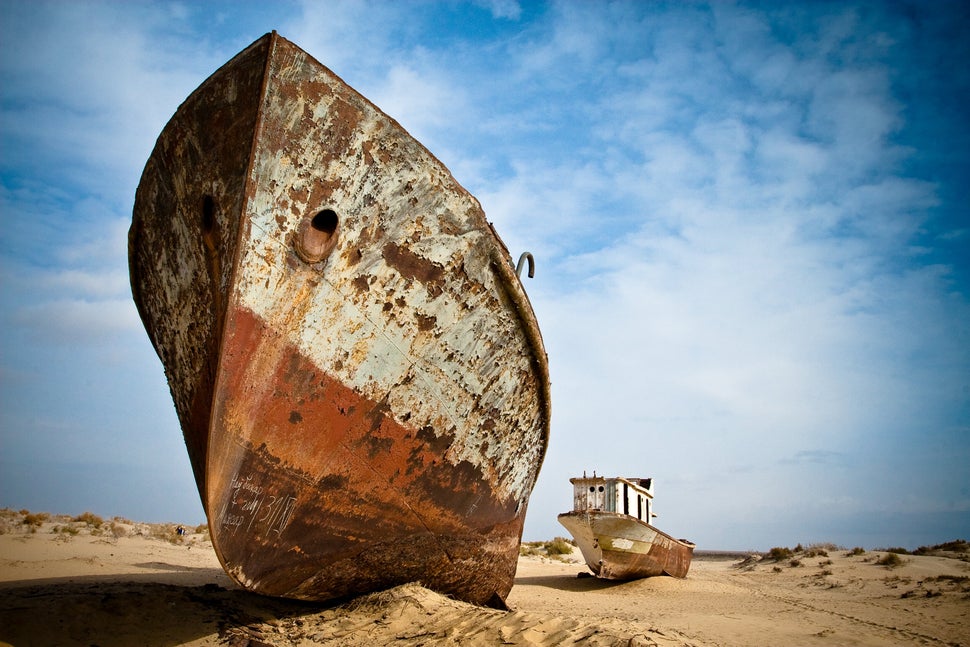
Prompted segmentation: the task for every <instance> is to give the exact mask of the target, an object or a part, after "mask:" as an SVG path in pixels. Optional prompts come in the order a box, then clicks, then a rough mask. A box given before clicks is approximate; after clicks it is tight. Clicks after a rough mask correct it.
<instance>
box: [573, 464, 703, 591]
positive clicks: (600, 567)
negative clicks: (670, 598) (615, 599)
mask: <svg viewBox="0 0 970 647" xmlns="http://www.w3.org/2000/svg"><path fill="white" fill-rule="evenodd" d="M569 482H570V483H572V484H573V510H572V512H564V513H563V514H561V515H559V523H561V524H562V525H563V526H565V527H566V530H568V531H569V532H570V533H571V534H572V536H573V538H574V539H575V540H576V544H577V545H578V546H579V550H580V551H582V553H583V558H585V560H586V564H587V565H588V566H589V568H590V570H591V571H593V573H594V574H595V575H596V576H597V577H601V578H603V579H607V580H635V579H638V578H641V577H652V576H655V575H671V576H673V577H686V576H687V570H688V569H689V568H690V560H691V558H692V557H693V555H694V544H693V543H691V542H689V541H687V540H686V539H674V538H673V537H671V536H670V535H668V534H667V533H665V532H661V531H660V530H658V529H657V528H654V527H653V526H652V525H651V524H650V520H651V518H653V517H655V516H657V515H656V514H654V512H653V479H650V478H606V477H603V476H596V473H595V472H594V473H593V476H592V477H587V476H586V474H585V473H584V474H583V476H582V478H571V479H569Z"/></svg>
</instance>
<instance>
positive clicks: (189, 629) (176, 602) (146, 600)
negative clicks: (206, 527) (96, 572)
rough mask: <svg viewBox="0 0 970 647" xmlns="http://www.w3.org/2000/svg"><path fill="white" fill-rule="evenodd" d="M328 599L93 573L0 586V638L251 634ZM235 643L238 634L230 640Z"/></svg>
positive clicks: (184, 638) (101, 643)
mask: <svg viewBox="0 0 970 647" xmlns="http://www.w3.org/2000/svg"><path fill="white" fill-rule="evenodd" d="M337 604H339V602H334V603H333V604H330V603H328V604H326V605H323V604H320V603H307V602H300V601H294V600H284V599H279V598H269V597H265V596H261V595H258V594H255V593H251V592H248V591H244V590H242V589H228V588H223V587H222V586H220V585H218V584H211V583H210V584H204V585H201V586H185V585H179V584H165V583H160V582H157V581H144V580H140V579H139V578H134V579H126V580H125V581H117V580H116V579H107V578H103V577H98V576H91V577H77V578H72V579H71V580H70V581H66V582H65V581H63V580H59V581H51V582H44V583H40V584H38V583H37V581H36V580H35V581H31V582H25V583H24V584H23V585H22V586H20V585H18V584H17V583H12V582H8V583H6V584H5V585H4V586H3V588H0V640H3V641H5V642H8V643H10V644H13V645H18V647H19V646H23V645H52V644H60V645H64V644H84V645H97V646H98V647H114V646H119V647H120V646H122V645H135V644H138V645H146V646H147V647H156V646H159V647H160V646H161V645H180V644H184V643H189V642H193V641H195V640H199V639H200V638H203V637H205V636H211V635H213V634H218V636H219V638H220V640H222V641H228V642H230V643H232V642H233V639H235V638H237V637H239V638H247V639H249V640H251V641H259V640H260V638H261V637H262V635H263V634H264V633H266V632H267V631H271V630H273V627H275V626H278V625H279V624H280V623H281V622H282V623H285V624H286V625H300V624H302V623H301V621H300V618H301V617H304V616H310V615H314V614H319V613H320V612H321V611H324V610H326V609H328V608H332V607H333V606H336V605H337ZM236 642H238V641H236Z"/></svg>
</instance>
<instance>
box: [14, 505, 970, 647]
mask: <svg viewBox="0 0 970 647" xmlns="http://www.w3.org/2000/svg"><path fill="white" fill-rule="evenodd" d="M175 529H176V526H175V524H144V523H136V522H132V521H128V520H124V519H117V518H116V519H113V520H103V519H100V518H99V517H97V516H95V515H90V514H85V515H79V516H76V517H71V516H66V515H49V514H43V513H33V514H31V513H28V512H27V511H13V510H3V511H0V644H2V643H6V644H9V645H15V646H17V647H26V646H30V645H45V646H47V645H98V646H100V647H109V646H113V645H126V646H127V645H150V646H155V645H199V646H202V645H229V646H232V647H247V646H248V647H261V646H265V645H286V646H298V647H299V646H310V645H345V646H351V647H353V646H358V645H360V646H363V645H367V646H370V645H399V646H402V647H409V646H412V645H413V646H417V645H426V646H434V645H483V646H484V645H591V646H598V645H610V646H621V645H622V646H627V645H630V646H647V645H658V646H671V645H678V646H680V645H695V646H713V645H717V646H719V647H723V646H732V645H970V561H968V560H970V552H968V545H967V543H966V542H962V541H956V542H949V543H948V544H941V545H940V546H937V547H932V548H927V549H924V550H921V551H920V553H921V554H918V555H900V554H897V553H892V552H887V551H877V550H864V551H863V550H862V549H846V548H839V547H835V546H828V545H824V546H822V545H814V546H808V547H801V546H797V547H794V548H791V549H783V548H782V547H779V548H776V549H773V550H772V551H771V553H768V554H751V555H748V554H735V553H716V552H705V551H698V553H697V554H696V555H695V557H694V561H693V564H692V565H691V570H690V573H689V574H688V576H687V578H686V579H682V580H681V579H674V578H670V577H656V578H649V579H643V580H637V581H632V582H608V581H603V580H599V579H596V578H593V577H579V575H580V574H588V571H587V569H586V568H585V565H584V564H583V563H582V559H581V556H579V554H578V551H577V552H576V553H575V554H565V555H556V554H549V553H555V552H556V551H554V550H552V547H553V546H557V547H560V548H561V546H562V542H540V543H534V544H529V545H526V546H524V547H523V548H524V549H523V551H522V552H523V553H524V554H523V556H522V557H520V559H519V566H518V573H517V576H516V580H515V586H514V588H513V589H512V592H511V594H510V595H509V597H508V600H507V602H508V605H509V607H510V608H511V610H510V611H507V612H506V611H497V610H494V609H485V608H481V607H476V606H472V605H469V604H465V603H462V602H457V601H455V600H452V599H449V598H447V597H444V596H442V595H439V594H437V593H434V592H432V591H429V590H427V589H425V588H423V587H421V585H420V584H419V583H414V584H408V585H405V586H400V587H397V588H395V589H391V590H389V591H383V592H379V593H374V594H371V595H368V596H364V597H361V598H357V599H354V600H351V601H345V602H343V603H340V604H330V605H326V604H323V605H322V604H309V603H301V602H294V601H288V600H280V599H273V598H266V597H262V596H258V595H254V594H251V593H248V592H246V591H243V590H241V589H239V588H238V587H237V586H235V585H234V584H233V583H232V582H231V581H230V580H229V578H228V577H227V576H226V575H225V573H224V572H223V570H222V568H221V567H220V566H219V562H218V560H217V558H216V555H215V553H214V551H213V549H212V544H211V543H210V542H209V540H208V534H207V532H206V529H205V528H204V527H198V528H195V527H186V528H185V533H184V534H182V535H179V534H177V533H176V532H175ZM566 550H568V548H567V549H566Z"/></svg>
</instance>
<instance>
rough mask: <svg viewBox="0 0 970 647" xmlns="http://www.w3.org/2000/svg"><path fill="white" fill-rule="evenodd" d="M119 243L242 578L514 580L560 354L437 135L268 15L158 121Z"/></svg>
mask: <svg viewBox="0 0 970 647" xmlns="http://www.w3.org/2000/svg"><path fill="white" fill-rule="evenodd" d="M528 258H529V261H530V272H531V256H529V257H528ZM129 263H130V274H131V284H132V292H133V296H134V300H135V302H136V304H137V306H138V311H139V313H140V315H141V318H142V321H143V323H144V325H145V328H146V330H147V332H148V335H149V337H150V338H151V341H152V343H153V345H154V347H155V350H156V352H157V353H158V356H159V357H160V359H161V361H162V364H163V366H164V367H165V374H166V377H167V378H168V383H169V388H170V390H171V393H172V397H173V400H174V403H175V408H176V410H177V412H178V416H179V420H180V423H181V427H182V431H183V434H184V436H185V442H186V446H187V449H188V454H189V458H190V461H191V464H192V469H193V471H194V475H195V480H196V482H197V485H198V489H199V493H200V495H201V498H202V503H203V507H204V508H205V512H206V514H207V517H208V522H209V529H210V533H211V537H212V542H213V546H214V547H215V551H216V554H217V555H218V556H219V559H220V561H221V562H222V564H223V566H224V568H225V570H226V572H227V573H228V574H229V575H230V576H231V577H232V578H233V579H234V580H235V581H237V582H238V583H239V584H241V585H242V586H244V587H245V588H247V589H250V590H252V591H256V592H259V593H262V594H267V595H272V596H281V597H290V598H297V599H305V600H328V599H336V598H341V597H346V596H352V595H357V594H360V593H365V592H370V591H375V590H380V589H383V588H386V587H390V586H394V585H397V584H401V583H405V582H413V581H417V582H421V583H422V584H424V585H425V586H427V587H429V588H432V589H434V590H437V591H440V592H442V593H445V594H448V595H451V596H454V597H455V598H458V599H461V600H466V601H469V602H472V603H476V604H486V605H492V606H499V607H500V606H502V605H503V604H504V599H505V597H506V595H507V594H508V592H509V589H510V588H511V586H512V581H513V578H514V575H515V568H516V560H517V557H518V546H519V541H520V539H521V534H522V524H523V520H524V518H525V513H526V507H527V505H528V502H529V496H530V494H531V492H532V488H533V485H534V484H535V480H536V477H537V475H538V471H539V468H540V465H541V463H542V460H543V457H544V454H545V450H546V444H547V439H548V433H549V416H550V402H549V379H548V364H547V358H546V353H545V350H544V347H543V342H542V338H541V335H540V332H539V327H538V325H537V322H536V318H535V315H534V312H533V309H532V306H531V304H530V302H529V299H528V297H527V296H526V293H525V291H524V289H523V286H522V285H521V283H520V281H519V278H518V276H517V273H516V268H515V267H514V266H513V263H512V258H511V257H510V255H509V252H508V251H507V249H506V248H505V245H504V244H503V243H502V241H501V240H500V239H499V238H498V236H497V234H496V233H495V231H494V230H493V229H492V227H491V225H490V224H489V223H488V222H487V221H486V219H485V214H484V213H483V211H482V209H481V206H480V205H479V203H478V201H477V200H475V198H474V197H472V196H471V195H470V194H469V193H468V192H467V191H466V190H465V189H464V188H462V187H461V186H460V185H459V184H458V182H457V181H456V180H455V179H454V178H453V177H452V175H451V173H450V172H449V171H448V169H446V168H445V166H444V165H443V164H442V163H441V162H440V161H438V160H437V159H436V158H435V157H434V156H433V155H432V154H431V153H430V152H429V151H428V150H426V149H425V148H424V147H423V146H422V145H421V144H420V143H419V142H417V141H416V140H415V139H413V138H412V137H411V136H410V135H409V134H408V133H407V132H406V131H405V130H404V129H403V128H402V127H401V126H400V125H399V124H398V123H397V122H395V121H394V120H393V119H392V118H390V117H389V116H387V115H386V114H384V113H383V112H382V111H381V110H380V109H378V108H377V107H376V106H375V105H373V104H372V103H370V102H369V101H368V100H367V99H365V98H364V97H363V96H361V95H360V94H358V93H357V92H356V91H355V90H353V89H352V88H350V87H349V86H348V85H347V84H345V83H344V82H343V81H342V80H341V79H340V78H338V77H337V76H336V75H335V74H334V73H333V72H331V71H330V70H328V69H327V68H326V67H324V66H323V65H321V64H320V63H319V62H317V61H316V60H314V59H313V58H312V57H311V56H309V55H308V54H307V53H306V52H304V51H303V50H301V49H300V48H299V47H297V46H296V45H294V44H293V43H291V42H289V41H287V40H286V39H284V38H282V37H280V36H278V35H277V34H276V33H275V32H273V33H271V34H267V35H265V36H264V37H262V38H260V39H259V40H257V41H256V42H254V43H253V44H252V45H250V46H249V47H248V48H246V49H245V50H243V51H242V52H241V53H239V54H238V55H237V56H235V57H234V58H233V59H232V60H230V61H229V62H228V63H226V64H225V65H224V66H223V67H221V68H220V69H219V70H217V71H216V72H215V73H214V74H213V75H212V76H211V77H209V78H208V79H207V80H206V81H204V82H203V83H202V85H200V86H199V88H197V89H196V90H195V91H194V92H193V93H192V94H191V95H190V96H189V97H188V98H187V99H186V100H185V102H184V103H183V104H182V105H181V106H180V107H179V108H178V110H177V112H176V113H175V115H174V116H173V117H172V119H171V120H170V121H169V123H168V124H167V125H166V126H165V128H164V130H163V131H162V133H161V135H160V136H159V138H158V141H157V143H156V145H155V149H154V151H153V152H152V154H151V156H150V158H149V160H148V162H147V164H146V166H145V169H144V173H143V175H142V178H141V182H140V184H139V186H138V190H137V193H136V197H135V205H134V213H133V219H132V224H131V229H130V232H129Z"/></svg>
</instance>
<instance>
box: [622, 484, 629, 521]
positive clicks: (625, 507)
mask: <svg viewBox="0 0 970 647" xmlns="http://www.w3.org/2000/svg"><path fill="white" fill-rule="evenodd" d="M623 514H630V486H629V485H627V484H626V483H624V484H623Z"/></svg>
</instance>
